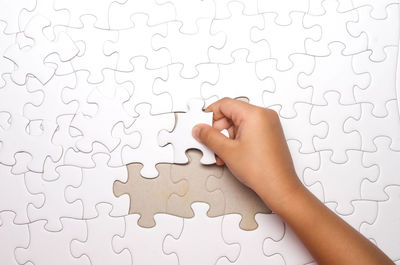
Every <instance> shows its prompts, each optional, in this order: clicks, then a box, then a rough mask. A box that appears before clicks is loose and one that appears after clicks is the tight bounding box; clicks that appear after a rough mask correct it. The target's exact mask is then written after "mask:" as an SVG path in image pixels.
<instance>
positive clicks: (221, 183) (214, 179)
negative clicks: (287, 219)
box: [206, 167, 271, 231]
mask: <svg viewBox="0 0 400 265" xmlns="http://www.w3.org/2000/svg"><path fill="white" fill-rule="evenodd" d="M206 186H207V189H208V191H210V192H215V191H221V192H222V193H223V194H224V201H225V210H224V215H226V214H239V215H241V217H242V220H241V222H240V228H241V229H243V230H247V231H249V230H255V229H257V227H258V224H257V222H256V220H255V216H256V215H257V214H260V213H265V214H267V213H271V210H270V209H268V207H267V206H266V205H265V203H264V202H263V201H262V200H261V199H260V198H259V197H258V195H257V194H256V193H255V192H254V191H253V190H251V189H250V188H248V187H247V186H245V185H244V184H243V183H241V182H240V181H239V180H238V179H237V178H236V177H235V176H233V175H232V173H231V172H230V171H229V169H228V168H227V167H224V169H223V173H222V176H213V175H211V176H209V177H208V178H207V183H206Z"/></svg>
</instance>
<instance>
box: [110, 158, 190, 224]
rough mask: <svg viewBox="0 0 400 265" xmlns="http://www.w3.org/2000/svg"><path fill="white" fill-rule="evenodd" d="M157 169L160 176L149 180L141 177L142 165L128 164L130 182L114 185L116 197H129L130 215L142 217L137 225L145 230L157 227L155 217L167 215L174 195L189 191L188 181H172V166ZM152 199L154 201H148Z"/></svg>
mask: <svg viewBox="0 0 400 265" xmlns="http://www.w3.org/2000/svg"><path fill="white" fill-rule="evenodd" d="M156 168H157V170H158V171H159V176H158V177H157V178H155V179H148V178H144V177H142V176H141V175H140V172H141V169H142V165H141V164H138V163H135V164H128V165H127V169H128V180H127V181H125V182H122V181H115V182H114V185H113V191H114V195H115V196H117V197H120V196H122V195H124V194H128V195H129V197H130V207H129V213H130V214H139V215H140V218H139V219H138V220H137V224H138V225H139V226H141V227H143V228H151V227H154V226H155V225H156V223H155V219H154V216H155V215H156V214H158V213H167V201H168V198H169V197H170V196H171V194H172V193H174V194H178V195H179V196H183V195H184V194H185V192H186V190H187V183H186V181H184V180H183V181H178V182H175V183H174V182H173V181H172V180H171V177H170V176H171V164H158V165H156ZM150 197H151V198H152V199H151V200H148V198H150ZM156 219H157V218H156Z"/></svg>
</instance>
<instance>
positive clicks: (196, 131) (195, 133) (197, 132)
mask: <svg viewBox="0 0 400 265" xmlns="http://www.w3.org/2000/svg"><path fill="white" fill-rule="evenodd" d="M192 135H193V137H194V138H195V139H196V140H198V141H199V135H200V126H199V125H196V126H194V127H193V129H192Z"/></svg>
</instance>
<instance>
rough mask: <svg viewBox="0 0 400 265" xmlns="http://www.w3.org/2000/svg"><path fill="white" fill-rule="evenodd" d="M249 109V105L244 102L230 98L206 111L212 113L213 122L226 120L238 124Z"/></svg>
mask: <svg viewBox="0 0 400 265" xmlns="http://www.w3.org/2000/svg"><path fill="white" fill-rule="evenodd" d="M249 107H250V104H248V103H246V102H243V101H239V100H235V99H231V98H223V99H220V100H218V101H216V102H214V103H213V104H211V105H210V106H209V107H208V108H207V109H206V111H209V112H213V114H214V117H213V119H214V121H217V120H220V119H223V118H228V119H230V120H231V121H232V122H233V123H234V124H239V123H240V121H241V120H242V119H243V118H244V117H245V115H246V113H247V111H248V108H249Z"/></svg>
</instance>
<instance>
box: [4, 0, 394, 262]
mask: <svg viewBox="0 0 400 265" xmlns="http://www.w3.org/2000/svg"><path fill="white" fill-rule="evenodd" d="M399 36H400V1H399V0H379V1H374V0H311V1H306V0H281V1H262V0H247V1H241V0H216V1H212V0H203V1H200V0H123V1H121V0H117V1H115V0H102V1H94V0H85V1H77V0H18V1H14V0H0V238H1V239H2V240H1V242H0V263H1V264H25V263H32V264H43V265H47V264H56V263H57V264H58V263H67V264H101V263H104V262H107V263H109V264H127V265H132V264H149V263H150V264H181V265H184V264H232V263H235V264H242V263H243V264H248V263H253V264H254V263H271V264H282V265H290V264H305V263H312V262H313V261H312V257H311V256H310V254H309V253H308V252H307V250H306V249H305V248H304V247H303V246H302V245H301V243H300V242H299V240H298V238H297V237H296V235H295V234H294V233H293V231H292V230H291V229H290V227H288V226H287V224H285V223H284V222H283V221H282V220H281V219H280V217H279V216H277V215H275V214H273V213H272V214H269V210H268V208H267V207H266V206H265V205H264V204H262V203H261V201H260V199H259V198H258V197H257V196H256V194H254V192H252V191H251V190H249V189H248V188H247V187H245V186H243V185H242V184H241V183H240V182H238V181H237V180H236V179H235V178H234V177H233V176H232V174H231V173H230V172H229V170H227V169H226V168H219V167H217V166H216V165H215V164H213V163H214V162H215V160H214V159H215V158H214V155H213V154H212V153H211V152H210V151H209V150H208V149H205V148H204V146H202V145H200V143H198V142H196V141H195V140H194V138H193V137H192V136H191V129H192V127H193V126H194V125H195V124H197V123H200V122H205V123H208V124H211V123H212V115H211V114H210V113H204V112H202V111H201V110H202V109H203V107H204V106H208V105H210V104H211V103H213V102H215V101H216V100H218V99H221V98H223V97H232V98H236V97H242V98H247V99H248V100H249V102H250V103H251V104H255V105H258V106H261V107H268V108H271V109H274V110H275V111H276V112H277V113H278V114H279V117H280V119H281V122H282V126H283V129H284V133H285V136H286V138H287V142H288V145H289V148H290V152H291V154H292V158H293V162H294V165H295V169H296V172H297V175H298V177H299V179H300V180H301V181H302V183H304V184H305V186H306V188H307V189H309V190H310V191H311V192H312V193H313V194H314V195H315V196H316V197H317V198H318V199H320V200H321V201H322V202H323V203H324V204H325V205H326V206H327V207H329V208H330V209H331V210H332V211H333V212H334V213H336V214H337V215H338V216H340V217H341V218H343V219H344V220H345V221H346V222H348V223H349V224H350V225H351V226H353V227H354V228H355V229H357V230H358V231H360V232H361V233H363V234H364V235H365V236H366V237H368V238H369V239H370V240H371V241H372V242H374V243H375V244H376V245H377V246H378V247H379V248H381V249H382V250H383V251H384V252H385V253H386V254H387V255H389V257H390V258H391V259H392V260H393V261H394V262H395V263H396V264H400V248H399V247H398V246H399V241H398V239H399V238H400V221H399V216H398V210H397V209H398V208H399V207H400V200H399V191H398V186H399V184H400V182H399V174H398V172H399V171H400V167H399V166H400V164H399V163H398V161H399V159H400V158H399V153H400V111H399V105H400V97H399V95H400V67H399V65H400V56H399V39H400V37H399ZM193 148H195V149H193ZM196 149H197V150H196ZM202 162H203V163H206V164H209V165H204V164H202ZM178 163H179V164H178ZM267 213H268V214H267ZM4 238H5V239H6V240H3V239H4ZM49 250H50V251H49Z"/></svg>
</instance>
